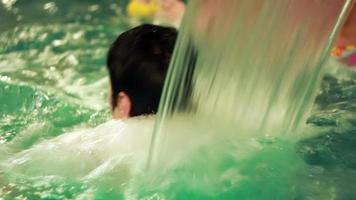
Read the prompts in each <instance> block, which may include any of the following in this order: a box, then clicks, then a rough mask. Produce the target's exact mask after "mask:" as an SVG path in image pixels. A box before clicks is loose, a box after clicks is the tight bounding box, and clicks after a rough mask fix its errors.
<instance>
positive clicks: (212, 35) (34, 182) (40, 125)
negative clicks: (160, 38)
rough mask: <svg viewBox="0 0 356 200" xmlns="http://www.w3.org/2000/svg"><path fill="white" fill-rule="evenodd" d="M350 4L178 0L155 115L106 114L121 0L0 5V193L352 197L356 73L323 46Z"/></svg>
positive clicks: (182, 199) (355, 184)
mask: <svg viewBox="0 0 356 200" xmlns="http://www.w3.org/2000/svg"><path fill="white" fill-rule="evenodd" d="M63 2H65V3H63ZM354 2H355V1H354V0H340V1H335V0H313V1H310V0H298V1H296V0H273V1H258V0H236V1H230V0H205V1H203V0H197V1H190V2H189V6H188V9H187V13H186V14H185V17H184V20H183V25H182V27H181V28H180V34H179V38H178V41H177V44H176V48H175V52H174V55H173V58H172V62H171V66H170V70H169V72H168V77H167V80H166V84H165V89H164V93H163V96H162V100H161V104H160V111H159V113H158V115H157V116H143V117H138V118H133V119H128V120H122V121H118V120H108V118H109V113H108V107H107V105H106V100H105V96H106V94H107V84H108V83H107V78H106V72H105V66H104V65H105V53H106V51H107V48H108V46H109V44H110V41H111V40H112V39H113V38H114V37H115V36H116V34H118V33H119V32H121V31H123V30H125V29H127V25H126V23H125V20H124V17H123V16H122V15H121V13H120V12H119V10H120V5H121V4H117V2H114V1H113V2H111V1H107V2H105V3H104V2H102V3H98V2H96V1H78V2H76V3H73V2H70V1H51V2H45V1H38V3H28V2H25V1H21V0H19V1H2V5H1V6H2V7H0V11H3V12H1V13H0V17H1V18H0V20H2V19H6V23H1V24H0V28H1V30H0V102H1V104H0V143H1V146H0V200H2V199H6V200H7V199H9V200H10V199H11V200H12V199H21V200H22V199H105V200H107V199H145V200H148V199H162V200H163V199H167V200H171V199H179V200H186V199H199V200H201V199H227V200H229V199H249V200H250V199H317V200H319V199H353V198H354V197H355V196H356V192H355V191H356V158H355V155H356V147H355V145H354V144H355V142H356V137H355V136H356V135H355V134H356V117H355V116H356V114H355V112H356V109H355V108H356V104H355V102H356V101H355V99H356V73H355V72H353V71H350V70H347V69H346V68H345V67H344V66H342V64H340V63H338V62H337V61H335V60H332V59H331V58H329V50H330V48H331V45H332V42H333V40H334V38H335V36H336V33H337V31H338V30H339V28H340V25H341V24H342V22H343V19H344V17H345V16H346V15H347V13H348V10H349V8H350V7H351V6H352V5H353V4H354ZM0 4H1V3H0ZM121 9H122V8H121ZM35 11H36V12H35ZM39 16H46V17H39ZM54 22H55V23H54ZM14 24H16V26H15V25H14ZM325 71H327V73H326V75H324V72H325ZM107 120H108V121H107ZM105 121H107V122H105ZM95 126H96V127H95ZM90 127H95V128H90Z"/></svg>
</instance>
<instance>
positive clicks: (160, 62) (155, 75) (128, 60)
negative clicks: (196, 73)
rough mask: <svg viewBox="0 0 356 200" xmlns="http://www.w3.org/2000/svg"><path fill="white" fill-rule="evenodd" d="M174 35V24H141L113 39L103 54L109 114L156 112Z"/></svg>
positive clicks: (132, 114) (123, 115) (114, 115)
mask: <svg viewBox="0 0 356 200" xmlns="http://www.w3.org/2000/svg"><path fill="white" fill-rule="evenodd" d="M176 37H177V31H176V30H175V29H174V28H168V27H162V26H155V25H148V24H145V25H141V26H138V27H135V28H133V29H130V30H128V31H126V32H124V33H122V34H121V35H119V37H118V38H117V39H116V40H115V41H114V42H113V44H112V46H111V47H110V50H109V52H108V56H107V68H108V71H109V75H110V82H111V94H110V102H111V107H112V111H113V118H128V117H133V116H138V115H146V114H153V113H156V112H157V109H158V104H159V100H160V97H161V93H162V88H163V84H164V80H165V76H166V72H167V69H168V65H169V62H170V58H171V55H172V52H173V48H174V44H175V41H176Z"/></svg>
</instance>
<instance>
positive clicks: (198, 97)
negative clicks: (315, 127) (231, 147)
mask: <svg viewBox="0 0 356 200" xmlns="http://www.w3.org/2000/svg"><path fill="white" fill-rule="evenodd" d="M353 2H354V1H352V0H345V1H333V0H327V1H324V0H316V1H308V0H301V1H284V0H276V1H263V2H261V1H250V0H238V1H228V0H219V1H194V2H192V3H191V4H190V6H189V9H188V11H187V12H188V13H187V14H186V16H185V19H184V23H183V27H182V29H181V34H180V36H179V39H178V45H177V48H176V51H175V54H174V57H173V61H172V63H171V68H170V71H169V74H168V80H167V82H166V85H165V90H164V95H163V99H162V101H161V106H160V113H159V117H158V121H157V124H156V128H155V134H154V137H153V139H152V145H151V152H150V158H149V165H151V164H153V165H158V166H161V165H162V162H165V161H167V160H169V159H171V158H172V152H180V153H181V152H182V150H181V149H182V146H184V149H190V147H193V148H195V147H196V146H199V143H201V142H203V141H204V142H203V143H205V142H206V141H210V140H211V139H212V138H213V140H214V141H215V140H216V139H217V138H218V139H224V138H225V139H227V140H228V141H231V140H235V141H236V140H239V139H241V138H253V137H265V136H271V137H276V136H281V135H293V133H295V132H296V131H297V130H298V128H299V127H300V126H301V124H303V123H304V122H305V119H306V116H307V115H308V114H309V110H310V107H311V105H312V102H313V100H314V98H315V91H316V87H317V86H318V83H319V79H320V77H321V74H322V66H323V63H324V61H325V59H326V58H327V55H328V52H329V48H330V46H331V44H332V41H333V38H334V36H335V33H336V31H337V30H338V28H339V26H340V24H341V23H342V19H343V17H344V15H345V14H346V13H347V10H348V8H349V7H350V5H351V6H352V4H353ZM177 127H178V128H177ZM179 127H180V128H179ZM174 130H179V131H174ZM183 152H184V151H183Z"/></svg>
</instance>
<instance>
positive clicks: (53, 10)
mask: <svg viewBox="0 0 356 200" xmlns="http://www.w3.org/2000/svg"><path fill="white" fill-rule="evenodd" d="M43 9H44V10H45V11H47V12H48V13H49V14H54V13H56V12H57V10H58V7H57V6H56V4H55V3H54V2H49V3H46V4H44V5H43Z"/></svg>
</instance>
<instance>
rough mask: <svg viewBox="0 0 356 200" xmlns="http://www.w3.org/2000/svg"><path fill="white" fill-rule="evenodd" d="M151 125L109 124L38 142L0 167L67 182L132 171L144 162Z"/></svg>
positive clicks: (142, 121) (148, 120) (137, 121)
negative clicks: (126, 167) (122, 168)
mask: <svg viewBox="0 0 356 200" xmlns="http://www.w3.org/2000/svg"><path fill="white" fill-rule="evenodd" d="M153 122H154V117H141V118H133V119H129V120H110V121H108V122H106V123H104V124H101V125H99V126H98V127H96V128H94V129H90V130H83V131H77V132H72V133H66V134H63V135H61V136H59V137H57V138H54V139H51V140H47V141H44V142H41V143H39V144H37V145H35V146H33V147H32V148H30V149H27V150H25V151H22V152H20V153H17V154H15V155H13V156H11V157H10V158H8V159H7V160H5V161H4V162H3V163H1V166H2V167H4V168H5V169H6V170H11V171H12V172H16V173H21V174H24V175H29V176H48V175H57V176H63V177H71V178H93V177H98V176H100V175H102V174H105V173H108V171H110V170H115V169H117V167H118V166H120V165H127V164H130V166H131V167H130V168H131V169H132V170H134V169H137V168H136V167H139V168H140V167H143V166H144V164H145V161H146V159H147V153H148V149H149V143H150V139H151V133H152V128H153ZM119 168H120V167H119Z"/></svg>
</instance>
